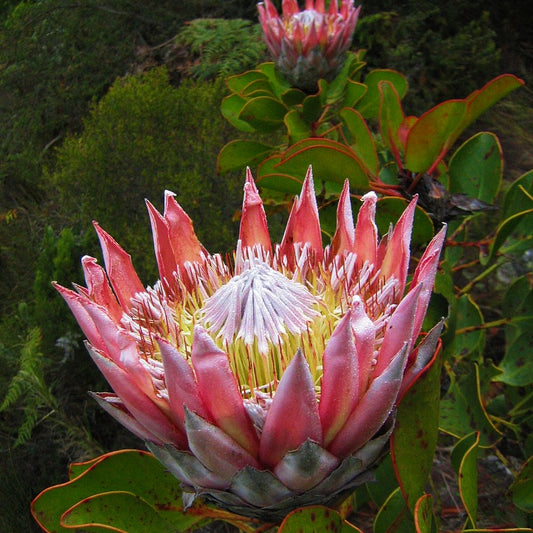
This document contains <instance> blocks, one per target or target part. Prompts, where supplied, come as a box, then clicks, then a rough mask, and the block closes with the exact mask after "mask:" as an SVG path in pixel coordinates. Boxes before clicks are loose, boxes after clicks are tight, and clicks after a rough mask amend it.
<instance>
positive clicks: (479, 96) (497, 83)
mask: <svg viewBox="0 0 533 533" xmlns="http://www.w3.org/2000/svg"><path fill="white" fill-rule="evenodd" d="M522 85H524V81H523V80H521V79H520V78H517V77H516V76H513V75H512V74H502V75H501V76H498V77H496V78H494V79H493V80H491V81H489V82H488V83H487V84H486V85H485V86H484V87H482V88H481V89H479V90H477V91H474V92H473V93H471V94H469V95H468V96H467V97H466V100H467V102H468V115H467V120H466V121H465V122H463V124H462V129H461V131H459V132H458V135H460V134H461V132H462V131H463V129H464V128H466V127H467V126H468V125H469V124H471V123H472V122H473V121H474V120H476V118H477V117H479V115H481V114H482V113H483V112H485V111H486V110H487V109H489V108H490V107H492V106H493V105H494V104H495V103H496V102H497V101H498V100H500V99H501V98H503V97H504V96H505V95H506V94H508V93H510V92H511V91H514V90H515V89H518V88H519V87H521V86H522Z"/></svg>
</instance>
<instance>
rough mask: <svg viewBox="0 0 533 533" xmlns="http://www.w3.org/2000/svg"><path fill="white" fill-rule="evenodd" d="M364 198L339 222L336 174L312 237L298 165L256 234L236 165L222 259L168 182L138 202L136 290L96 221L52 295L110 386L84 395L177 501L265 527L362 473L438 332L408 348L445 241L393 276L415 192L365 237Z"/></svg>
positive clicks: (332, 497) (405, 261)
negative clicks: (327, 223) (323, 219)
mask: <svg viewBox="0 0 533 533" xmlns="http://www.w3.org/2000/svg"><path fill="white" fill-rule="evenodd" d="M376 200H377V197H376V195H375V194H374V193H373V192H370V193H368V194H366V195H365V196H363V198H362V206H361V209H360V211H359V214H358V216H357V225H356V227H355V228H354V224H353V219H352V211H351V204H350V195H349V190H348V184H347V183H346V184H345V187H344V190H343V192H342V194H341V196H340V200H339V205H338V214H337V230H336V233H335V235H334V237H333V240H332V242H331V244H330V245H328V246H326V247H325V248H324V247H323V246H322V236H321V230H320V223H319V217H318V209H317V204H316V198H315V193H314V186H313V178H312V173H311V169H309V171H308V173H307V176H306V178H305V181H304V183H303V188H302V192H301V195H300V197H299V198H298V197H297V198H296V200H295V202H294V205H293V207H292V211H291V213H290V216H289V220H288V223H287V227H286V230H285V234H284V236H283V239H282V242H281V244H276V245H274V246H273V245H272V244H271V241H270V237H269V233H268V229H267V222H266V217H265V212H264V210H263V204H262V202H261V199H260V197H259V194H258V191H257V189H256V186H255V184H254V181H253V178H252V175H251V173H250V171H249V170H248V171H247V178H246V183H245V187H244V202H243V209H242V218H241V225H240V235H239V240H238V242H237V247H236V249H235V252H234V254H233V257H232V258H230V259H224V258H222V257H221V256H220V255H218V254H215V255H210V254H209V253H208V252H207V251H206V250H205V249H204V248H203V246H202V245H201V244H200V242H199V241H198V239H197V237H196V234H195V232H194V229H193V226H192V222H191V220H190V219H189V217H188V216H187V215H186V214H185V212H184V211H183V210H182V208H181V207H180V206H179V205H178V203H177V202H176V200H175V199H174V195H173V194H172V193H170V192H167V193H166V194H165V210H164V215H161V214H160V213H159V212H158V211H157V210H156V209H155V208H154V207H153V206H152V204H150V203H149V202H147V205H148V212H149V215H150V219H151V223H152V230H153V236H154V245H155V255H156V258H157V264H158V267H159V272H160V275H161V279H160V281H158V282H157V283H156V284H155V285H154V286H153V287H148V288H145V287H144V286H143V284H142V283H141V281H140V280H139V278H138V276H137V274H136V273H135V270H134V269H133V266H132V262H131V258H130V256H129V255H128V254H127V253H126V252H125V251H124V250H123V249H122V248H121V247H120V246H119V245H118V244H117V243H116V242H115V241H114V240H113V239H112V237H110V236H109V235H108V234H107V233H106V232H105V231H104V230H103V229H102V228H100V227H99V226H98V225H97V224H95V227H96V231H97V233H98V237H99V238H100V243H101V245H102V249H103V257H104V262H105V267H106V269H105V271H104V269H103V268H101V267H100V266H99V265H98V264H97V262H96V260H95V259H93V258H91V257H87V256H85V257H84V258H83V259H82V264H83V269H84V272H85V278H86V282H87V288H83V287H77V290H76V291H72V290H69V289H66V288H64V287H61V286H57V289H58V290H59V292H60V293H61V294H62V295H63V297H64V299H65V300H66V302H67V303H68V305H69V306H70V308H71V310H72V311H73V313H74V315H75V316H76V318H77V320H78V322H79V324H80V326H81V328H82V329H83V331H84V333H85V335H86V337H87V339H88V342H87V347H88V349H89V352H90V354H91V356H92V358H93V359H94V361H95V363H96V364H97V365H98V367H99V368H100V370H101V371H102V372H103V374H104V376H105V377H106V378H107V380H108V382H109V384H110V385H111V387H112V388H113V390H114V393H95V394H94V397H95V398H96V400H97V401H98V402H99V403H100V404H101V405H102V407H103V408H104V409H106V410H107V411H108V412H109V413H110V414H111V415H113V416H114V417H115V418H116V419H117V420H118V421H120V422H121V423H122V424H123V425H124V426H126V428H128V429H129V430H131V431H132V432H133V433H135V434H136V435H138V436H139V437H140V438H141V439H143V440H145V441H146V442H147V443H148V447H149V449H150V450H151V451H152V452H153V454H154V455H155V456H156V457H157V458H158V459H159V460H160V461H162V462H163V463H164V464H165V466H166V467H167V468H168V469H169V471H170V472H172V474H174V475H175V476H176V477H177V478H178V479H179V480H181V482H182V484H183V487H184V494H185V495H186V499H187V502H188V503H191V501H192V500H193V499H194V497H196V496H201V497H202V498H203V499H204V500H206V501H208V502H210V503H215V504H217V505H219V506H221V507H223V508H225V509H228V510H231V511H233V512H236V513H239V514H241V515H245V516H249V517H257V518H261V519H263V520H265V521H275V520H280V519H282V518H283V516H285V515H286V514H287V513H288V512H289V511H290V510H292V509H294V508H296V507H300V506H302V505H309V504H314V503H320V504H324V505H328V504H333V503H334V502H336V501H338V500H339V498H341V497H342V496H344V495H346V493H347V491H350V490H351V489H353V488H354V487H355V486H356V485H358V484H360V483H362V482H365V481H367V480H368V479H369V477H370V473H369V467H370V466H371V465H372V464H373V463H374V461H375V460H376V459H377V458H378V456H379V455H380V454H381V453H382V449H383V447H384V445H385V444H386V443H387V439H388V437H389V435H390V433H391V431H392V427H393V423H394V408H395V404H396V402H397V399H398V397H399V395H400V394H401V393H402V391H403V390H405V389H406V387H407V386H408V385H409V383H410V382H412V380H413V379H414V378H415V377H416V376H417V374H418V373H419V372H420V371H421V370H422V369H423V368H424V366H425V365H426V364H427V362H428V361H429V359H430V358H431V357H432V355H433V353H434V351H435V346H436V343H437V340H438V332H437V333H435V332H432V333H430V334H428V335H427V336H426V337H425V338H424V340H423V341H422V342H421V343H419V344H418V345H416V342H417V337H418V335H419V332H420V329H421V325H422V321H423V319H424V315H425V313H426V309H427V306H428V301H429V298H430V295H431V290H432V286H433V281H434V277H435V273H436V269H437V266H438V261H439V254H440V251H441V247H442V243H443V240H444V235H445V230H444V229H443V230H441V231H440V233H439V234H438V235H437V236H436V237H435V238H434V239H433V240H432V242H431V243H430V244H429V246H428V247H427V249H426V251H425V253H424V254H423V256H422V258H421V259H420V261H419V262H418V266H417V268H416V270H415V271H414V274H413V276H412V278H411V281H410V283H408V282H407V276H408V267H409V244H410V236H411V229H412V224H413V216H414V212H415V203H416V200H413V201H412V202H411V203H410V204H409V205H408V207H407V209H406V210H405V212H404V213H403V214H402V216H401V218H400V219H399V221H398V223H397V225H396V227H395V228H394V230H392V229H391V230H390V231H389V232H388V234H387V235H385V236H384V237H383V238H382V239H381V241H378V232H377V229H376V225H375V222H374V215H375V208H376ZM406 287H408V288H407V290H406ZM404 294H405V295H404Z"/></svg>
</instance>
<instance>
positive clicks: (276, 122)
mask: <svg viewBox="0 0 533 533" xmlns="http://www.w3.org/2000/svg"><path fill="white" fill-rule="evenodd" d="M285 113H287V108H286V107H285V105H284V104H283V103H282V102H280V101H279V100H277V99H276V98H272V97H270V96H258V97H257V98H253V99H251V100H248V101H247V102H246V103H245V104H244V106H243V107H242V109H241V111H240V113H239V115H238V117H237V118H238V119H239V120H241V121H244V122H246V123H248V124H250V126H252V127H253V128H254V129H256V130H259V131H261V132H265V133H266V132H271V131H275V130H277V129H278V128H280V127H281V126H283V117H284V116H285Z"/></svg>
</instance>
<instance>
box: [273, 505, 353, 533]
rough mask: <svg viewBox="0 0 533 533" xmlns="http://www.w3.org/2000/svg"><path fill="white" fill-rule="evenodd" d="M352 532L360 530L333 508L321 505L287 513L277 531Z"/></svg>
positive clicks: (311, 532) (295, 532) (296, 532)
mask: <svg viewBox="0 0 533 533" xmlns="http://www.w3.org/2000/svg"><path fill="white" fill-rule="evenodd" d="M324 531H327V532H330V531H331V532H332V533H353V532H357V531H358V532H359V533H362V531H361V530H360V529H358V528H356V527H355V526H354V525H352V524H350V523H349V522H347V521H346V520H344V519H343V518H342V516H341V515H340V514H339V513H338V512H337V511H335V510H334V509H328V508H327V507H323V506H321V505H314V506H311V507H302V508H300V509H296V510H295V511H292V512H291V513H289V514H288V515H287V516H286V517H285V519H284V520H283V522H282V523H281V524H280V526H279V529H278V533H304V532H305V533H322V532H324Z"/></svg>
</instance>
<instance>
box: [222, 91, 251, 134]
mask: <svg viewBox="0 0 533 533" xmlns="http://www.w3.org/2000/svg"><path fill="white" fill-rule="evenodd" d="M246 102H247V100H246V99H245V98H243V97H242V96H239V95H238V94H231V95H230V96H226V98H224V99H223V100H222V103H221V104H220V111H221V113H222V115H223V116H224V118H225V119H226V120H228V121H229V123H230V124H232V125H233V126H235V127H236V128H237V129H238V130H240V131H246V132H255V128H254V127H253V126H252V125H251V124H249V123H248V122H245V121H244V120H241V119H239V115H240V114H241V111H242V109H243V107H244V106H245V105H246Z"/></svg>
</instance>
